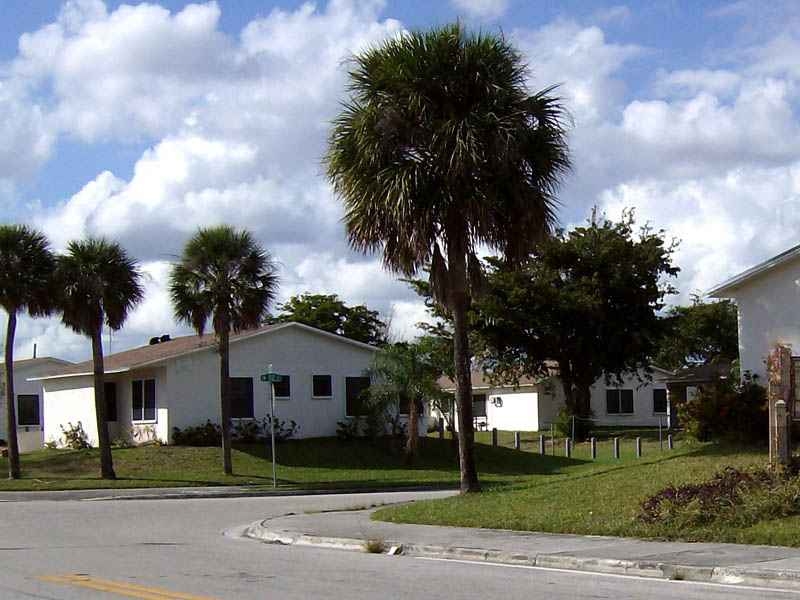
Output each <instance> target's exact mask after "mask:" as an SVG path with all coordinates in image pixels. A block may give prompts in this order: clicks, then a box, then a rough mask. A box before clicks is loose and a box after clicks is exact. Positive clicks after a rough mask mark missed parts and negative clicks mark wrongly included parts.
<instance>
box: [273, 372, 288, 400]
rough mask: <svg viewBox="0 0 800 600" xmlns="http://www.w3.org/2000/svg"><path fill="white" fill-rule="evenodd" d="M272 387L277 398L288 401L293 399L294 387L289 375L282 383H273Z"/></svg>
mask: <svg viewBox="0 0 800 600" xmlns="http://www.w3.org/2000/svg"><path fill="white" fill-rule="evenodd" d="M272 385H273V387H272V389H273V390H274V391H275V398H283V399H284V400H288V399H289V398H291V397H292V385H291V381H290V377H289V376H288V375H284V376H283V379H282V380H281V381H278V382H276V383H273V384H272Z"/></svg>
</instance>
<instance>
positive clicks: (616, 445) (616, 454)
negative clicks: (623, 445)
mask: <svg viewBox="0 0 800 600" xmlns="http://www.w3.org/2000/svg"><path fill="white" fill-rule="evenodd" d="M614 458H619V438H618V437H615V438H614Z"/></svg>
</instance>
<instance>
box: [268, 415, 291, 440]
mask: <svg viewBox="0 0 800 600" xmlns="http://www.w3.org/2000/svg"><path fill="white" fill-rule="evenodd" d="M271 423H272V417H271V416H270V415H267V416H266V417H265V418H264V419H263V420H262V424H261V427H262V429H263V431H264V436H265V437H266V436H268V435H269V430H270V424H271ZM299 429H300V426H299V425H298V424H297V422H296V421H294V420H291V421H284V420H282V419H275V441H276V442H283V441H286V440H288V439H290V438H293V437H294V436H295V435H297V431H298V430H299ZM262 439H264V438H262Z"/></svg>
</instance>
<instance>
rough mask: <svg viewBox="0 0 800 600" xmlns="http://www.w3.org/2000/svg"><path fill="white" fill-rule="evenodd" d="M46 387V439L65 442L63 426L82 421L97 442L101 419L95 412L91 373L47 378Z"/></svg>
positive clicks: (93, 441) (90, 435) (87, 431)
mask: <svg viewBox="0 0 800 600" xmlns="http://www.w3.org/2000/svg"><path fill="white" fill-rule="evenodd" d="M42 383H43V387H44V413H43V414H44V441H45V442H56V443H57V444H59V445H62V443H63V434H62V433H61V427H60V426H61V425H64V427H67V426H68V423H72V424H73V425H75V424H77V423H78V422H79V421H80V423H81V425H83V429H84V430H85V431H86V434H87V436H88V438H89V443H90V444H91V445H93V446H96V445H97V421H96V417H95V413H94V387H93V385H92V378H91V376H85V377H66V378H62V379H46V380H44V381H43V382H42Z"/></svg>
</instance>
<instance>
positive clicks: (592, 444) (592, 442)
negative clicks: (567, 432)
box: [589, 438, 597, 460]
mask: <svg viewBox="0 0 800 600" xmlns="http://www.w3.org/2000/svg"><path fill="white" fill-rule="evenodd" d="M589 447H590V448H591V451H592V460H597V438H591V439H590V440H589Z"/></svg>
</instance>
